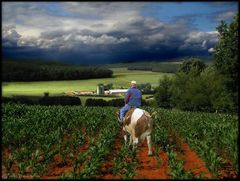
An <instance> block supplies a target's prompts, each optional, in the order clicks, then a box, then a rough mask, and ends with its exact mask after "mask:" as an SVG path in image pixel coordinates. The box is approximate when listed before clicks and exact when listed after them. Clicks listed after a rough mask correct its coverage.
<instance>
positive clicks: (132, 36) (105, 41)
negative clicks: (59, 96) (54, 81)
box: [2, 2, 232, 64]
mask: <svg viewBox="0 0 240 181" xmlns="http://www.w3.org/2000/svg"><path fill="white" fill-rule="evenodd" d="M148 4H149V3H146V2H136V3H135V2H94V3H90V2H51V3H50V2H49V3H47V2H34V3H26V2H25V3H24V2H19V3H15V2H5V3H3V17H2V26H3V28H2V50H3V56H5V57H9V56H11V57H13V58H14V57H15V58H16V57H17V58H30V59H33V58H35V59H36V58H39V59H41V58H42V59H48V60H49V59H52V60H59V61H66V62H72V63H90V64H91V63H113V62H127V61H135V60H136V61H137V60H161V59H169V58H177V57H181V56H191V55H199V56H201V55H210V54H209V52H211V51H209V50H212V48H213V47H214V46H215V44H216V43H217V42H218V33H217V31H215V30H212V31H206V32H203V31H199V30H198V29H197V28H195V26H194V19H193V17H192V16H182V17H181V16H178V17H177V16H176V17H175V19H173V20H172V21H170V22H166V21H161V20H159V19H157V18H155V17H151V16H143V15H142V14H141V11H142V9H143V8H144V7H145V6H146V5H148ZM59 10H61V11H59ZM226 13H227V12H226ZM230 15H231V16H232V14H230V13H229V14H226V15H225V16H226V17H227V16H228V17H229V16H230ZM220 16H224V14H219V17H220ZM212 18H217V16H216V15H215V16H212Z"/></svg>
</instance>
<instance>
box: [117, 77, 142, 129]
mask: <svg viewBox="0 0 240 181" xmlns="http://www.w3.org/2000/svg"><path fill="white" fill-rule="evenodd" d="M141 101H142V93H141V91H140V90H139V89H137V83H136V81H134V80H133V81H131V87H130V88H129V89H128V90H127V93H126V95H125V98H124V102H125V106H124V107H122V108H121V109H120V124H121V125H123V118H124V115H125V114H126V112H127V111H128V110H129V109H131V108H138V107H140V106H141Z"/></svg>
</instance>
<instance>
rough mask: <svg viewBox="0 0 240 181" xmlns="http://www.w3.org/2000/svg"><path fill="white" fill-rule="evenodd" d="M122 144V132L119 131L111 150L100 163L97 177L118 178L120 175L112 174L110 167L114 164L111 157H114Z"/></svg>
mask: <svg viewBox="0 0 240 181" xmlns="http://www.w3.org/2000/svg"><path fill="white" fill-rule="evenodd" d="M122 145H123V135H122V132H119V133H118V135H117V136H116V139H115V141H114V145H113V150H112V152H111V153H110V154H109V155H108V156H107V157H106V159H105V160H104V162H103V163H102V166H101V170H100V172H101V174H100V175H98V176H97V177H96V178H97V179H120V176H118V175H116V176H114V175H113V174H112V168H113V166H114V165H113V164H114V163H113V158H114V157H116V155H117V152H118V151H119V150H120V149H121V147H122Z"/></svg>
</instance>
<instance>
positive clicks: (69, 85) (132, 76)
mask: <svg viewBox="0 0 240 181" xmlns="http://www.w3.org/2000/svg"><path fill="white" fill-rule="evenodd" d="M111 70H113V72H114V73H113V78H101V79H88V80H67V81H37V82H36V81H35V82H3V83H2V96H13V95H34V96H41V95H43V93H44V92H49V93H50V95H59V94H64V92H69V91H95V90H96V87H97V85H98V84H99V83H103V84H110V83H112V84H113V87H114V88H121V87H125V88H127V87H129V82H130V81H131V80H136V81H137V83H138V84H142V83H150V84H151V85H152V86H153V87H156V86H157V85H158V82H159V80H160V79H161V77H163V75H169V76H172V75H173V74H170V73H160V72H151V71H135V70H134V71H130V70H127V68H123V67H121V68H111Z"/></svg>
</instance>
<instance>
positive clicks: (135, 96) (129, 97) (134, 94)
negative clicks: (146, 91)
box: [124, 87, 142, 107]
mask: <svg viewBox="0 0 240 181" xmlns="http://www.w3.org/2000/svg"><path fill="white" fill-rule="evenodd" d="M124 101H125V103H126V104H128V105H129V106H134V107H139V106H141V101H142V93H141V91H140V90H139V89H137V88H136V87H131V88H129V89H128V90H127V93H126V95H125V99H124Z"/></svg>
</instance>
